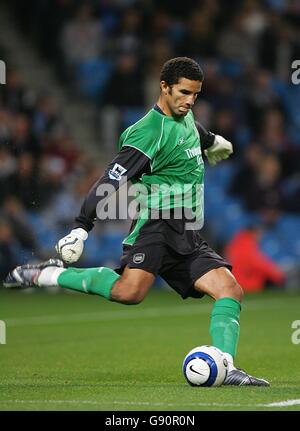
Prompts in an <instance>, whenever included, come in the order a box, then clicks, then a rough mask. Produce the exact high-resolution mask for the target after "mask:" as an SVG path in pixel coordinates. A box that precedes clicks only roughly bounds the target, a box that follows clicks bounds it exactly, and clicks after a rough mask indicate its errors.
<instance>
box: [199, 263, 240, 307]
mask: <svg viewBox="0 0 300 431" xmlns="http://www.w3.org/2000/svg"><path fill="white" fill-rule="evenodd" d="M194 287H195V289H196V290H197V291H199V292H201V293H204V294H206V295H209V296H211V297H212V298H213V299H215V300H216V299H220V298H224V297H229V298H234V299H236V300H237V301H240V302H241V301H242V299H243V291H242V289H241V287H240V286H239V284H238V283H237V281H236V279H235V277H234V276H233V274H232V273H231V271H229V269H228V268H226V267H225V266H221V267H218V268H214V269H211V270H209V271H208V272H206V273H205V274H203V275H202V276H201V277H199V278H198V279H197V280H196V281H195V283H194Z"/></svg>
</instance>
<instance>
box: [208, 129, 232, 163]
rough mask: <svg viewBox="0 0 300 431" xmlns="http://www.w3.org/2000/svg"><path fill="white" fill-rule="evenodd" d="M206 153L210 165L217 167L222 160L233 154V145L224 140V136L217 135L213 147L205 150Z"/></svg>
mask: <svg viewBox="0 0 300 431" xmlns="http://www.w3.org/2000/svg"><path fill="white" fill-rule="evenodd" d="M204 153H205V155H206V157H207V159H208V161H209V164H210V165H212V166H215V165H216V164H217V163H218V162H220V161H221V160H225V159H228V157H229V156H230V154H232V153H233V149H232V143H231V142H229V141H227V139H225V138H223V136H220V135H215V140H214V143H213V145H212V146H211V147H209V148H207V150H204Z"/></svg>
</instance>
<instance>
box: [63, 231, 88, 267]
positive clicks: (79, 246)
mask: <svg viewBox="0 0 300 431" xmlns="http://www.w3.org/2000/svg"><path fill="white" fill-rule="evenodd" d="M87 237H88V233H87V232H86V231H85V230H84V229H82V228H80V227H79V228H77V229H73V230H71V232H70V233H69V235H66V236H64V237H63V238H62V239H60V240H59V241H58V243H57V244H56V246H55V250H56V251H57V253H58V254H59V256H60V257H61V258H62V260H64V261H65V262H67V263H73V262H77V260H78V259H79V258H80V256H81V254H82V252H83V247H84V241H85V240H86V239H87Z"/></svg>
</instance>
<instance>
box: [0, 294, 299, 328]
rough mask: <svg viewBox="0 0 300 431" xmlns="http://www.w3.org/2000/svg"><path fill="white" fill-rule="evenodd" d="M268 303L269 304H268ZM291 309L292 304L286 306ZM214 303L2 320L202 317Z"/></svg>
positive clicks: (255, 304) (273, 302)
mask: <svg viewBox="0 0 300 431" xmlns="http://www.w3.org/2000/svg"><path fill="white" fill-rule="evenodd" d="M266 302H267V304H266ZM284 306H285V304H284V303H282V298H273V299H267V298H266V300H258V301H249V303H248V304H247V303H246V304H244V306H243V308H244V310H246V311H259V310H266V309H270V308H277V307H278V308H280V309H282V308H283V307H284ZM286 306H287V307H290V304H286ZM212 307H213V303H210V304H208V303H206V304H200V303H197V304H191V305H184V304H183V305H179V306H175V307H174V306H169V307H150V308H144V309H130V310H128V309H127V310H116V311H103V310H102V309H100V308H99V312H92V313H77V314H69V315H65V314H60V315H46V316H30V317H15V318H14V317H11V318H7V319H5V318H2V319H3V320H4V321H5V323H6V324H7V326H10V327H18V326H37V325H55V324H58V323H80V322H96V321H100V322H103V321H115V320H134V319H140V318H153V317H158V316H159V317H172V316H187V315H200V314H207V313H209V312H210V311H211V310H212Z"/></svg>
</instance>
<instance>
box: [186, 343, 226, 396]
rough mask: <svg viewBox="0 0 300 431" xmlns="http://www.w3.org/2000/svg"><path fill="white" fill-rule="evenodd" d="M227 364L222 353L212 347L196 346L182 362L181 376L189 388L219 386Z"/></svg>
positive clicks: (224, 375) (223, 378)
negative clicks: (182, 375)
mask: <svg viewBox="0 0 300 431" xmlns="http://www.w3.org/2000/svg"><path fill="white" fill-rule="evenodd" d="M227 370H228V363H227V360H226V358H225V356H224V355H223V352H222V351H221V350H220V349H218V348H217V347H214V346H198V347H195V348H194V349H192V350H191V351H190V352H189V353H188V354H187V355H186V357H185V358H184V360H183V374H184V377H185V379H186V381H187V382H188V383H189V384H190V385H191V386H206V387H207V386H221V385H222V384H223V382H224V380H225V379H226V376H227Z"/></svg>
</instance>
